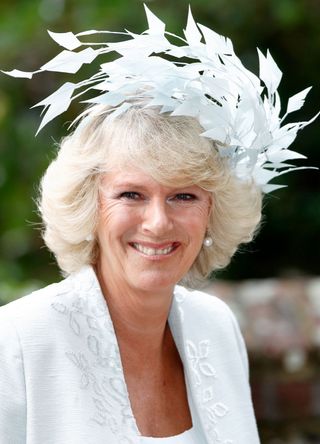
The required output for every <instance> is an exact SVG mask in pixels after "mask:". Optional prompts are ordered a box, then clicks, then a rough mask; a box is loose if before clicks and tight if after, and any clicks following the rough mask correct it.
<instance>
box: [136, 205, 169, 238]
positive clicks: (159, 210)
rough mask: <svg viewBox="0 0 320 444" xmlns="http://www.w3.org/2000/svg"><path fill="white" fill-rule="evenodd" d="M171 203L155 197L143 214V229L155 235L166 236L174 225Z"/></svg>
mask: <svg viewBox="0 0 320 444" xmlns="http://www.w3.org/2000/svg"><path fill="white" fill-rule="evenodd" d="M171 211H172V210H171V208H170V205H168V203H167V202H166V201H163V200H162V199H154V200H151V201H149V203H148V205H146V207H145V209H144V214H143V221H142V229H143V231H144V232H146V233H151V234H153V235H155V236H158V237H160V236H164V235H166V234H167V233H168V232H170V230H172V227H173V220H172V214H171Z"/></svg>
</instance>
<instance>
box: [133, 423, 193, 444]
mask: <svg viewBox="0 0 320 444" xmlns="http://www.w3.org/2000/svg"><path fill="white" fill-rule="evenodd" d="M157 443H159V444H200V443H199V438H198V436H197V433H196V430H195V428H194V427H192V429H190V430H186V431H185V432H183V433H179V435H175V436H168V437H166V438H152V437H146V436H142V437H141V444H157Z"/></svg>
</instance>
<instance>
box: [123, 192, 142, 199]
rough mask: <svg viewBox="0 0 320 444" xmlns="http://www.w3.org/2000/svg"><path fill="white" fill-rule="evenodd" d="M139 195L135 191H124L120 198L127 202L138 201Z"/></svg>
mask: <svg viewBox="0 0 320 444" xmlns="http://www.w3.org/2000/svg"><path fill="white" fill-rule="evenodd" d="M140 197H141V196H140V194H139V193H137V192H135V191H124V192H123V193H121V194H120V198H123V199H128V200H138V199H140Z"/></svg>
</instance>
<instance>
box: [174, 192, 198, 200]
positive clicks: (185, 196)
mask: <svg viewBox="0 0 320 444" xmlns="http://www.w3.org/2000/svg"><path fill="white" fill-rule="evenodd" d="M175 199H177V200H182V201H192V200H196V199H197V197H196V196H195V195H194V194H190V193H179V194H176V196H175Z"/></svg>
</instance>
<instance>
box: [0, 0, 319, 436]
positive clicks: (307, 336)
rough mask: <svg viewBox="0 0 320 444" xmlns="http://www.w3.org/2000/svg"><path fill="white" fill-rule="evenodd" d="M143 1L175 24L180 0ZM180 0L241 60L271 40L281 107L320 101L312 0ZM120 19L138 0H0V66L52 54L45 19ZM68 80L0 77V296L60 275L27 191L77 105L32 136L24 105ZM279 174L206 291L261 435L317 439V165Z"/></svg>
mask: <svg viewBox="0 0 320 444" xmlns="http://www.w3.org/2000/svg"><path fill="white" fill-rule="evenodd" d="M145 3H146V4H147V5H148V7H149V8H150V9H151V10H152V11H153V12H154V13H155V14H156V15H158V16H159V17H160V18H161V19H162V20H164V21H165V22H166V24H167V30H169V31H171V32H174V33H178V34H181V30H182V29H183V27H185V24H186V19H187V7H188V4H189V1H186V0H174V1H172V0H171V1H167V0H153V1H150V0H149V1H147V0H145ZM190 3H191V7H192V11H193V16H194V17H195V19H196V21H198V22H200V23H202V24H204V25H207V26H209V27H211V28H213V29H215V30H216V31H217V32H218V33H220V34H223V35H226V36H229V37H230V38H231V39H232V41H233V43H234V46H235V50H236V52H237V53H238V54H239V55H240V57H241V59H242V60H243V62H244V64H245V65H246V66H247V67H248V68H249V69H251V70H253V71H255V72H256V73H258V58H257V52H256V47H259V48H260V49H261V50H262V51H264V52H265V51H266V50H267V49H268V48H269V49H270V51H271V54H272V55H273V57H274V58H275V60H276V62H277V63H278V65H279V67H280V69H281V70H282V71H283V73H284V78H283V81H282V83H281V86H280V94H281V97H282V100H283V108H284V109H285V106H286V101H287V99H288V97H290V96H291V95H293V94H295V93H297V92H299V91H300V90H302V89H304V88H306V87H308V86H310V85H313V86H314V88H313V90H312V91H311V93H310V94H309V96H308V98H307V102H306V105H305V106H304V108H303V109H302V110H300V111H298V112H296V115H292V117H291V119H296V120H298V121H300V120H307V119H310V118H311V117H312V116H313V115H314V114H315V113H316V112H317V111H318V110H319V108H320V107H319V103H320V100H319V97H320V84H319V83H320V82H319V72H320V26H319V23H320V1H319V0H255V2H249V1H247V0H211V1H208V0H191V1H190ZM123 28H126V29H129V30H130V31H134V32H137V33H140V32H142V31H143V30H145V29H146V21H145V14H144V10H143V2H142V1H140V0H90V1H87V0H17V1H12V0H11V1H10V0H1V4H0V69H3V70H11V69H13V68H17V69H21V70H26V71H27V70H35V69H37V68H38V67H39V66H41V65H42V64H44V63H46V62H47V61H48V60H49V59H51V58H52V57H54V56H55V55H56V54H57V52H58V51H59V48H58V47H57V45H56V44H55V43H54V42H53V41H52V40H51V39H50V38H49V36H48V34H47V33H46V29H49V30H52V31H55V32H65V31H73V32H74V33H77V32H81V31H83V30H87V29H108V30H115V31H118V30H121V29H123ZM84 71H85V70H84ZM85 75H86V74H85V72H84V73H83V76H85ZM68 79H69V78H68V76H67V75H61V74H58V75H57V74H56V73H45V74H44V75H41V76H37V77H34V80H33V81H28V80H24V79H12V78H10V77H6V76H4V75H1V76H0V202H1V206H0V305H1V304H5V303H7V302H9V301H10V300H13V299H15V298H18V297H20V296H22V295H24V294H26V293H29V292H30V291H32V290H33V289H35V288H39V287H41V286H43V285H45V284H47V283H50V282H53V281H56V280H57V279H60V275H59V271H58V269H57V267H56V265H55V262H54V258H53V257H52V256H51V255H50V254H49V253H48V251H47V250H46V248H45V247H44V246H43V242H42V240H41V235H40V234H41V224H40V220H39V218H38V215H37V208H36V199H37V194H38V191H37V190H38V184H39V180H40V178H41V176H42V174H43V172H44V171H45V169H46V167H47V165H48V163H49V162H50V160H51V159H52V158H53V157H54V154H55V151H56V143H57V142H58V141H59V140H60V138H61V137H62V136H64V135H65V134H66V133H67V125H66V123H65V122H66V121H71V120H73V118H74V116H75V113H77V112H78V111H79V110H78V108H77V106H76V105H74V106H72V107H71V109H70V110H69V111H68V112H67V113H65V114H64V115H63V116H62V118H60V119H59V118H58V119H56V120H55V121H54V122H52V123H50V124H49V125H48V126H47V127H45V128H44V130H42V131H41V133H40V134H39V135H38V136H37V137H36V138H35V137H34V134H35V132H36V129H37V127H38V125H39V122H40V119H39V112H40V111H39V110H40V109H39V108H35V109H31V110H30V109H29V108H30V107H31V106H32V105H34V104H35V103H37V102H38V101H40V100H42V99H43V98H44V97H46V96H47V95H49V94H50V93H51V92H52V91H54V90H55V89H57V88H58V86H60V85H61V84H63V83H64V82H65V81H66V80H68ZM71 81H72V80H71ZM318 138H319V121H317V122H315V123H314V124H313V125H311V126H310V127H307V128H306V129H305V130H304V131H303V132H302V133H301V134H299V135H298V137H297V139H296V141H295V142H294V146H293V149H294V150H297V151H299V152H301V153H303V154H305V155H306V156H307V157H308V159H307V160H302V161H300V163H299V165H301V166H309V165H311V166H318V167H319V166H320V162H319V154H318V151H319V146H318V144H319V142H318ZM278 180H283V181H284V183H287V184H288V185H289V186H288V188H284V189H282V190H278V191H276V192H274V193H273V194H271V195H270V196H267V198H266V200H265V208H264V221H263V224H262V229H261V232H260V234H259V235H258V237H257V238H256V240H255V241H254V242H253V243H251V244H250V245H249V246H245V247H243V248H242V249H241V251H240V252H239V253H237V254H236V256H235V258H234V259H233V261H232V263H231V264H230V266H229V267H228V268H227V269H226V270H224V271H223V272H220V273H219V274H217V275H216V276H214V277H213V280H212V281H211V282H210V283H209V285H208V291H212V292H214V293H215V294H218V295H219V296H220V297H222V298H224V299H225V300H226V302H227V303H228V304H229V305H231V307H232V309H233V310H234V311H235V313H236V315H237V316H238V319H239V322H240V325H241V327H242V330H243V333H244V336H245V338H246V341H247V345H248V349H249V354H250V360H251V383H252V389H253V398H254V403H255V407H256V412H257V417H258V423H259V429H260V433H261V439H262V443H263V444H265V443H266V444H282V443H286V444H303V443H320V270H319V266H320V192H319V190H320V172H319V171H316V170H309V171H308V170H301V171H299V172H296V173H294V174H291V175H290V174H289V175H288V176H284V177H283V178H282V179H281V178H280V179H278ZM235 223H236V221H235ZM248 444H249V443H248Z"/></svg>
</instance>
